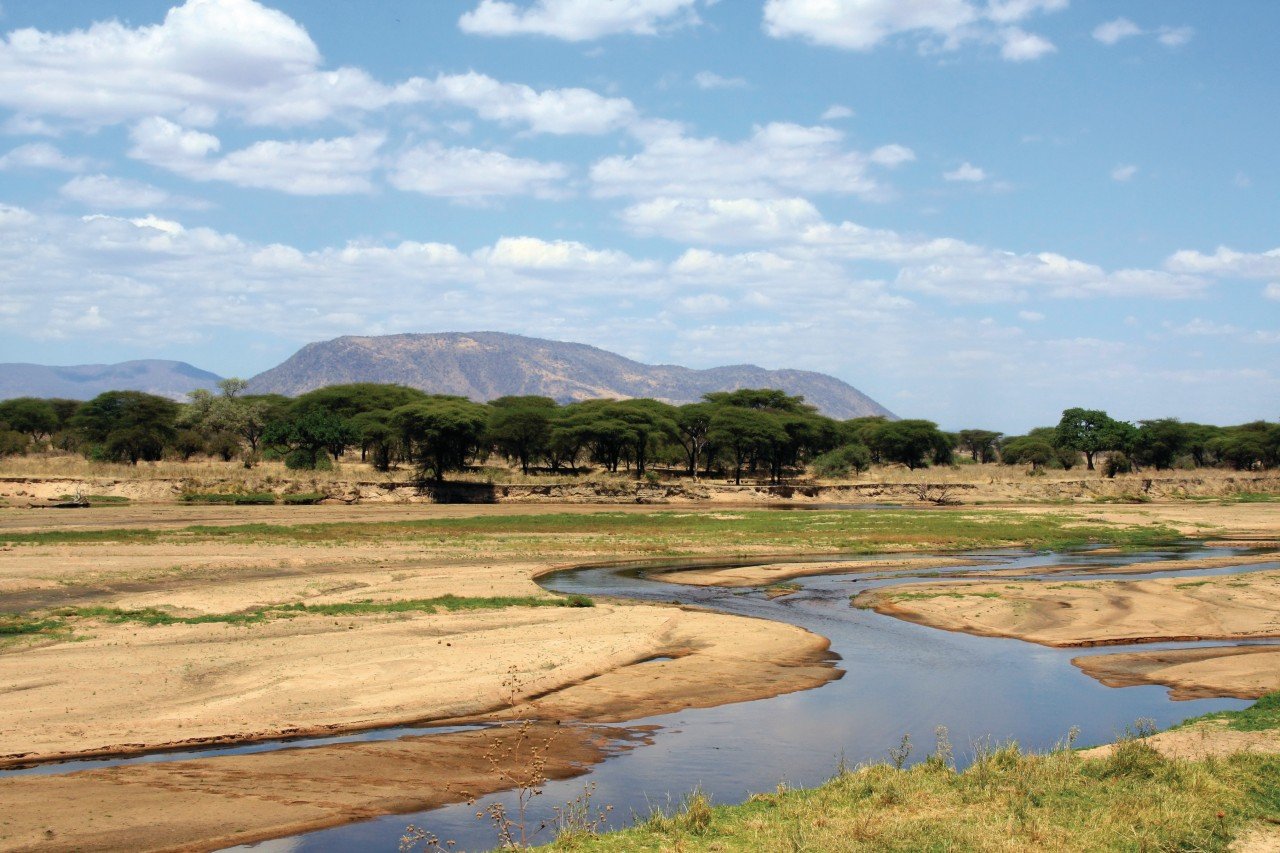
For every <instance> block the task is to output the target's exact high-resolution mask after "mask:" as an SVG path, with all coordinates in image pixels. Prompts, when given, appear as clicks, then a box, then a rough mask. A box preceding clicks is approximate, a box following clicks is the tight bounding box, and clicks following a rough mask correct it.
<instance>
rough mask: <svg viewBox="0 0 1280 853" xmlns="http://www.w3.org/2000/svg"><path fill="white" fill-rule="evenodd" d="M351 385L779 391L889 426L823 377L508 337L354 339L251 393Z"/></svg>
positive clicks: (600, 392) (565, 394)
mask: <svg viewBox="0 0 1280 853" xmlns="http://www.w3.org/2000/svg"><path fill="white" fill-rule="evenodd" d="M348 382H395V383H399V384H402V385H408V386H410V387H413V388H420V389H422V390H424V391H429V392H431V393H435V394H458V395H461V396H464V397H470V398H471V399H473V400H480V401H483V400H492V399H494V398H495V397H502V396H505V395H508V394H541V395H544V396H547V397H554V398H555V399H557V400H559V401H561V402H569V401H572V400H583V399H588V398H593V397H618V398H623V397H654V398H656V399H659V400H666V401H668V402H671V403H688V402H692V401H695V400H698V399H700V398H701V397H702V395H703V394H705V393H707V392H709V391H731V390H734V389H736V388H781V389H783V390H784V391H786V392H787V393H790V394H802V395H804V398H805V400H806V401H808V402H810V403H812V404H813V405H815V406H817V407H818V408H819V409H820V410H821V411H822V412H823V413H825V414H827V415H830V416H832V417H836V418H852V417H860V416H863V415H888V416H890V417H892V414H891V413H890V412H889V411H888V410H887V409H885V408H884V407H883V406H881V405H880V404H879V403H877V402H876V401H875V400H872V399H871V398H870V397H868V396H866V395H865V394H863V393H862V392H861V391H859V390H858V389H856V388H854V387H852V386H851V385H849V384H847V383H845V382H842V381H840V380H839V379H836V378H835V377H833V376H827V375H826V374H823V373H813V372H809V371H804V370H765V369H764V368H761V367H756V366H754V365H749V364H743V365H734V366H732V367H716V368H712V369H710V370H693V369H691V368H688V367H679V366H675V365H649V364H641V363H640V362H636V361H632V360H631V359H628V358H623V357H622V356H620V355H616V354H614V353H611V352H606V351H605V350H602V349H597V348H596V347H591V346H587V345H585V344H574V343H563V342H560V341H548V340H543V339H541V338H527V337H523V336H520V335H508V334H504V333H501V332H468V333H443V334H422V335H412V334H409V335H383V336H379V337H355V336H348V337H342V338H335V339H334V340H331V341H323V342H320V343H313V344H308V345H307V346H305V347H303V348H302V349H301V350H299V351H298V352H297V353H295V354H294V355H293V356H292V357H290V358H289V359H288V360H286V361H285V362H284V363H282V364H280V365H279V366H277V367H274V368H272V369H271V370H268V371H266V372H264V373H260V374H258V375H257V376H255V377H254V378H253V379H252V380H250V383H249V391H250V392H251V393H255V394H263V393H277V394H288V395H291V396H292V395H297V394H302V393H305V392H307V391H311V390H314V389H316V388H321V387H324V386H325V385H337V384H341V383H348Z"/></svg>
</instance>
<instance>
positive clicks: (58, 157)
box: [0, 142, 89, 172]
mask: <svg viewBox="0 0 1280 853" xmlns="http://www.w3.org/2000/svg"><path fill="white" fill-rule="evenodd" d="M88 165H89V161H88V159H87V158H85V157H68V156H67V155H66V154H63V153H62V152H61V151H59V150H58V149H57V148H56V147H54V146H52V145H50V144H49V143H47V142H31V143H28V144H26V145H19V146H18V147H17V148H14V149H12V150H10V151H9V152H8V153H6V154H4V155H3V156H0V171H4V170H7V169H52V170H55V171H59V172H80V171H83V170H84V169H86V168H87V167H88Z"/></svg>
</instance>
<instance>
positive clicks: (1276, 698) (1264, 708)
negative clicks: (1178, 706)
mask: <svg viewBox="0 0 1280 853" xmlns="http://www.w3.org/2000/svg"><path fill="white" fill-rule="evenodd" d="M1205 721H1222V722H1224V723H1226V726H1227V728H1229V729H1235V730H1236V731H1238V732H1260V731H1266V730H1269V729H1280V692H1277V693H1268V694H1267V695H1266V696H1263V697H1262V698H1261V699H1259V700H1258V701H1257V702H1254V703H1253V704H1252V705H1250V706H1249V707H1248V708H1245V709H1244V710H1243V711H1218V712H1217V713H1213V714H1205V715H1204V716H1203V717H1194V718H1192V719H1190V720H1187V721H1186V722H1184V723H1182V724H1181V725H1180V726H1179V728H1182V727H1184V726H1190V725H1193V724H1195V723H1200V722H1205Z"/></svg>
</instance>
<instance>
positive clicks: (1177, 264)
mask: <svg viewBox="0 0 1280 853" xmlns="http://www.w3.org/2000/svg"><path fill="white" fill-rule="evenodd" d="M1165 268H1166V269H1168V270H1170V271H1172V272H1179V273H1189V274H1192V275H1216V276H1223V277H1239V278H1273V277H1275V276H1280V249H1272V250H1271V251H1269V252H1237V251H1235V250H1234V249H1228V248H1227V247H1226V246H1219V247H1218V249H1217V251H1215V252H1214V253H1213V254H1212V255H1205V254H1202V253H1200V252H1197V251H1194V250H1192V249H1183V250H1181V251H1178V252H1174V253H1173V254H1172V255H1171V256H1170V257H1169V259H1168V260H1166V261H1165Z"/></svg>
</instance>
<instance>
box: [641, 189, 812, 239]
mask: <svg viewBox="0 0 1280 853" xmlns="http://www.w3.org/2000/svg"><path fill="white" fill-rule="evenodd" d="M620 216H621V219H622V221H623V222H625V223H626V224H627V226H628V227H629V228H630V229H631V230H632V231H634V232H635V233H637V234H640V235H643V236H662V237H666V238H668V239H671V240H677V241H681V242H685V241H687V242H693V243H758V242H776V241H779V240H794V239H795V238H797V237H798V236H800V234H802V233H803V232H804V230H805V229H807V228H808V227H810V226H812V225H816V224H818V223H820V222H821V221H822V216H821V214H819V213H818V210H817V208H815V207H814V206H813V205H812V204H811V203H810V202H808V201H806V200H805V199H801V198H780V199H764V200H760V199H750V198H746V199H688V198H686V199H675V198H656V199H653V200H652V201H645V202H641V203H639V204H635V205H632V206H631V207H628V208H627V209H626V210H624V211H622V213H621V214H620Z"/></svg>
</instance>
